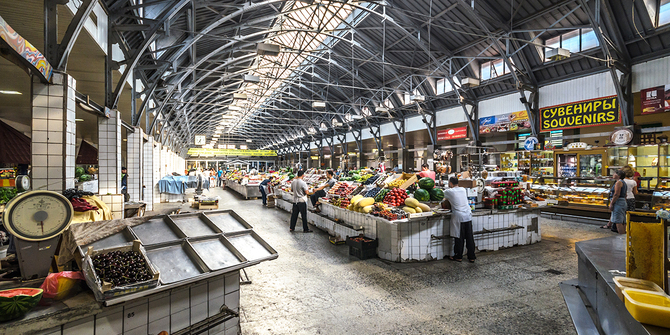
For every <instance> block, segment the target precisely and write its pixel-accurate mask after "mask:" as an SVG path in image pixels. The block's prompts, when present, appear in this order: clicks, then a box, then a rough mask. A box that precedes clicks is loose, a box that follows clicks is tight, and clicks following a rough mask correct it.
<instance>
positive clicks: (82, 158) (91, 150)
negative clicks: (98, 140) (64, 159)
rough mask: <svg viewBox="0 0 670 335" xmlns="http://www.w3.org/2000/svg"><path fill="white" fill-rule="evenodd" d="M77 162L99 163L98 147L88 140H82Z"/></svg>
mask: <svg viewBox="0 0 670 335" xmlns="http://www.w3.org/2000/svg"><path fill="white" fill-rule="evenodd" d="M76 164H90V165H98V149H96V148H95V147H94V146H93V145H91V144H90V143H88V142H86V141H81V146H79V153H78V154H77V161H76Z"/></svg>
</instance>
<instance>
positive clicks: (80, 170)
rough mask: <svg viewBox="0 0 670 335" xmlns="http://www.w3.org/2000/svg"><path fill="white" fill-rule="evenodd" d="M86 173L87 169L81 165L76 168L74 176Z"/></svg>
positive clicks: (77, 176)
mask: <svg viewBox="0 0 670 335" xmlns="http://www.w3.org/2000/svg"><path fill="white" fill-rule="evenodd" d="M85 173H86V170H84V168H83V167H81V166H77V167H76V168H74V176H75V178H79V177H81V176H82V175H83V174H85Z"/></svg>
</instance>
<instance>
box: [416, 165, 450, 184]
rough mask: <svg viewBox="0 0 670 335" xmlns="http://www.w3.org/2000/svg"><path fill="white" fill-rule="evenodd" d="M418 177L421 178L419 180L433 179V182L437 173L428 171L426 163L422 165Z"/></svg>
mask: <svg viewBox="0 0 670 335" xmlns="http://www.w3.org/2000/svg"><path fill="white" fill-rule="evenodd" d="M417 175H418V176H419V179H421V178H424V177H428V178H430V179H432V180H433V181H435V171H430V170H429V169H428V164H426V163H424V164H423V165H421V172H419V173H418V174H417ZM457 180H458V179H457Z"/></svg>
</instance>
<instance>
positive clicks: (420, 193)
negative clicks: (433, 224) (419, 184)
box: [414, 178, 430, 201]
mask: <svg viewBox="0 0 670 335" xmlns="http://www.w3.org/2000/svg"><path fill="white" fill-rule="evenodd" d="M429 179H430V178H429ZM414 199H416V200H419V201H430V193H428V191H426V190H424V189H422V188H420V189H418V190H416V191H414Z"/></svg>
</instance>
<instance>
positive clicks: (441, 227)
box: [277, 173, 544, 262]
mask: <svg viewBox="0 0 670 335" xmlns="http://www.w3.org/2000/svg"><path fill="white" fill-rule="evenodd" d="M314 175H315V173H310V174H309V177H310V179H309V180H312V179H313V178H314ZM358 175H359V179H360V174H358ZM513 175H515V174H513ZM305 176H306V177H305V178H307V176H308V174H305ZM516 178H517V177H512V178H507V179H513V180H514V181H513V183H505V182H504V180H505V179H506V178H503V177H497V176H495V175H492V176H491V177H490V180H489V182H488V185H487V189H488V191H489V192H488V193H486V196H488V198H487V199H488V205H489V207H490V208H489V209H484V208H482V209H475V207H476V206H477V203H478V202H479V203H482V204H483V203H484V201H478V198H480V196H479V194H478V192H477V189H476V188H470V189H469V196H470V198H471V207H472V208H473V230H474V232H475V244H476V246H477V249H478V250H479V251H484V250H498V249H500V248H507V247H512V246H515V245H525V244H531V243H536V242H539V241H540V239H541V231H540V211H541V209H542V208H543V206H539V205H538V203H536V202H535V201H531V200H530V199H528V200H527V201H524V200H523V199H524V197H523V196H518V197H513V196H512V195H511V191H512V190H514V191H516V192H517V193H519V194H521V190H520V187H518V185H516V184H514V183H517V184H518V182H516ZM343 179H344V180H343ZM348 179H349V178H348V177H344V178H340V181H339V182H338V183H337V184H336V185H335V186H334V187H333V188H332V189H331V190H330V191H329V194H328V196H327V197H326V198H322V199H321V202H322V203H323V205H322V212H321V213H318V214H317V213H313V212H311V211H308V213H307V218H308V222H310V223H312V224H314V225H315V226H317V227H318V228H320V229H322V230H324V231H326V232H328V233H329V235H330V236H331V238H330V239H331V241H332V242H334V243H338V242H344V241H348V240H350V239H351V238H352V237H357V236H361V235H362V236H365V237H366V238H368V239H370V240H375V241H376V242H375V243H376V246H375V248H376V255H378V256H379V257H380V258H382V259H386V260H390V261H394V262H410V261H429V260H433V259H441V258H443V257H445V256H448V255H451V253H452V251H453V238H451V237H449V222H450V218H451V213H450V211H448V210H443V209H442V208H441V206H440V202H441V200H442V191H441V190H440V189H439V188H435V187H434V182H432V180H430V181H429V180H426V179H422V180H419V181H417V180H416V177H415V176H414V175H412V174H393V173H388V174H376V175H372V176H371V177H367V178H366V179H365V181H363V182H356V181H350V180H348ZM353 179H354V180H356V179H355V178H353ZM428 179H430V178H428ZM317 180H318V179H317ZM368 180H370V181H371V182H368ZM366 183H367V184H366ZM463 184H467V183H466V181H464V182H463ZM470 184H474V182H471V183H470ZM308 185H310V183H308ZM316 185H318V182H316V183H311V186H316ZM507 185H509V187H508V186H507ZM513 187H516V188H513ZM407 189H410V190H411V191H408V190H407ZM277 195H278V199H277V207H278V208H281V209H283V210H286V211H291V209H292V194H291V192H290V189H289V188H288V186H284V187H281V188H279V190H278V191H277ZM494 199H495V200H494ZM479 200H482V199H479ZM540 204H542V205H544V202H540ZM308 208H311V203H308Z"/></svg>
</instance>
